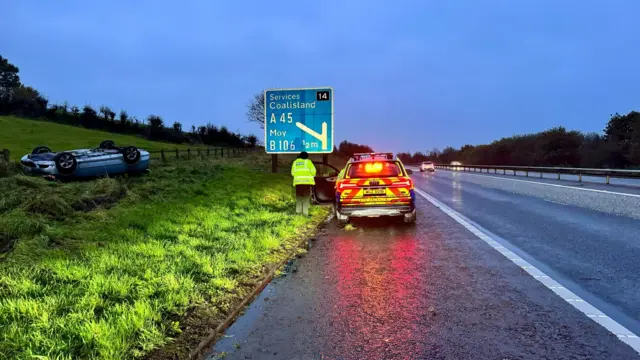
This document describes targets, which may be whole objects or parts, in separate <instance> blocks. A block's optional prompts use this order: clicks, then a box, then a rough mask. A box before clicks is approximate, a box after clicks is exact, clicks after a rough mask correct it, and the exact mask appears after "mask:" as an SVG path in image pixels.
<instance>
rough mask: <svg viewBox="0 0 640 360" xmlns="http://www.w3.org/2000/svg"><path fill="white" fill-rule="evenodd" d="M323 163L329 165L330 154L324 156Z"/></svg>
mask: <svg viewBox="0 0 640 360" xmlns="http://www.w3.org/2000/svg"><path fill="white" fill-rule="evenodd" d="M322 163H323V164H325V165H329V154H322Z"/></svg>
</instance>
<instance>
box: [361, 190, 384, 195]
mask: <svg viewBox="0 0 640 360" xmlns="http://www.w3.org/2000/svg"><path fill="white" fill-rule="evenodd" d="M386 193H387V190H386V189H364V194H365V195H384V194H386Z"/></svg>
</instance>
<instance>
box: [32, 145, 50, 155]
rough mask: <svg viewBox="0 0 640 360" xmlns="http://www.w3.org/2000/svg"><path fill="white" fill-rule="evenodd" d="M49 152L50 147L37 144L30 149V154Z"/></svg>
mask: <svg viewBox="0 0 640 360" xmlns="http://www.w3.org/2000/svg"><path fill="white" fill-rule="evenodd" d="M50 152H51V149H49V148H48V147H46V146H37V147H36V148H35V149H33V151H31V155H37V154H46V153H50Z"/></svg>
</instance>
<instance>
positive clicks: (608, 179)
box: [606, 175, 611, 185]
mask: <svg viewBox="0 0 640 360" xmlns="http://www.w3.org/2000/svg"><path fill="white" fill-rule="evenodd" d="M610 180H611V179H610V177H609V175H607V180H606V182H607V185H609V181H610Z"/></svg>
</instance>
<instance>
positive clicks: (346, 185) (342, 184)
mask: <svg viewBox="0 0 640 360" xmlns="http://www.w3.org/2000/svg"><path fill="white" fill-rule="evenodd" d="M355 187H357V185H356V184H352V183H350V182H349V181H348V180H340V181H338V191H342V190H345V189H354V188H355Z"/></svg>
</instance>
